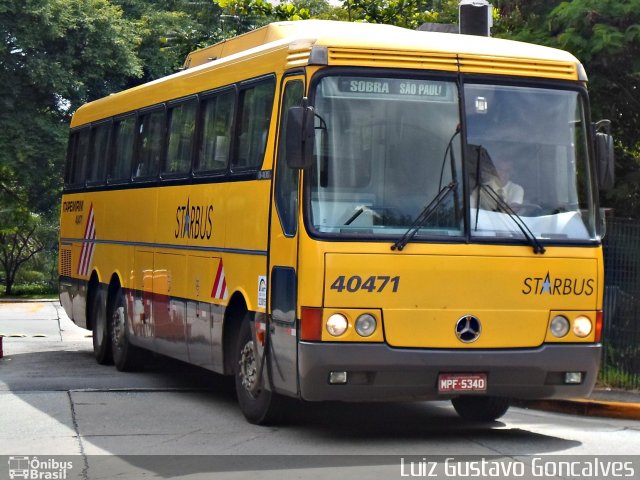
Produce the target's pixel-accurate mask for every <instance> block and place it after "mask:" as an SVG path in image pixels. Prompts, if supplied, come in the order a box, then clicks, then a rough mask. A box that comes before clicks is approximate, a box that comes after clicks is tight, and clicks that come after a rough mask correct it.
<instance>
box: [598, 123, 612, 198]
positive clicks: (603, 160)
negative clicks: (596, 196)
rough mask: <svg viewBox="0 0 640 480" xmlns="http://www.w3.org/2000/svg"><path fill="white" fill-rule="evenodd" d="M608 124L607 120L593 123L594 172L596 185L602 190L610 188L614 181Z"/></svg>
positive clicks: (609, 124)
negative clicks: (595, 170)
mask: <svg viewBox="0 0 640 480" xmlns="http://www.w3.org/2000/svg"><path fill="white" fill-rule="evenodd" d="M610 126H611V122H610V121H609V120H600V121H599V122H597V123H596V124H595V152H596V169H597V172H596V173H597V175H598V187H599V188H600V190H601V191H603V192H606V191H607V190H610V189H612V188H613V185H614V182H615V162H614V154H613V137H612V136H611V134H610V133H609V128H610ZM601 130H604V131H601Z"/></svg>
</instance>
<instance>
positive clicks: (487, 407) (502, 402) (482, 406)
mask: <svg viewBox="0 0 640 480" xmlns="http://www.w3.org/2000/svg"><path fill="white" fill-rule="evenodd" d="M451 403H452V404H453V408H455V409H456V412H458V415H460V416H461V417H462V418H464V419H465V420H472V421H475V422H492V421H494V420H496V419H498V418H500V417H501V416H503V415H504V414H505V413H507V410H508V409H509V399H508V398H505V397H492V396H486V397H485V396H473V395H468V396H467V395H464V396H460V397H457V398H453V399H451Z"/></svg>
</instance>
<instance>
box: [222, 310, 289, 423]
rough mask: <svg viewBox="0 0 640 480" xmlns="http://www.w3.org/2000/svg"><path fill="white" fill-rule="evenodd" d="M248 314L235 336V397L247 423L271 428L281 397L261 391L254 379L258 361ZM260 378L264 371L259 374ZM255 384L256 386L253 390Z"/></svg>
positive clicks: (276, 419)
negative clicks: (236, 336) (236, 338)
mask: <svg viewBox="0 0 640 480" xmlns="http://www.w3.org/2000/svg"><path fill="white" fill-rule="evenodd" d="M249 321H250V314H246V315H245V318H244V319H243V321H242V325H241V326H240V331H239V333H238V343H237V345H236V355H235V360H234V363H235V365H234V376H235V384H236V395H237V397H238V404H239V405H240V410H241V411H242V414H243V415H244V416H245V418H246V419H247V421H248V422H249V423H253V424H255V425H273V424H275V423H278V422H280V421H281V420H282V417H283V409H282V401H283V399H282V397H281V396H280V395H278V394H277V393H274V392H271V391H269V390H267V389H265V388H264V387H263V385H262V384H263V381H262V379H260V378H258V373H259V372H258V370H259V361H258V356H257V352H256V349H255V345H254V342H253V338H251V327H250V325H249ZM265 368H266V365H265ZM263 378H264V370H263ZM256 382H260V385H259V386H258V387H257V388H255V389H254V385H255V383H256Z"/></svg>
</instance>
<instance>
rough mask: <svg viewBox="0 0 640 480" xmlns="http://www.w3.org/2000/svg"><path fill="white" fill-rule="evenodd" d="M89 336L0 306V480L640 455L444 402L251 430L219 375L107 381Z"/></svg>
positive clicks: (112, 374)
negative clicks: (12, 469)
mask: <svg viewBox="0 0 640 480" xmlns="http://www.w3.org/2000/svg"><path fill="white" fill-rule="evenodd" d="M88 333H89V332H87V331H85V330H82V329H80V328H78V327H76V326H75V325H73V323H72V322H71V321H70V320H69V319H68V318H67V317H66V315H65V314H64V312H63V311H62V309H61V308H60V307H59V305H56V304H54V303H22V304H7V303H5V304H0V334H5V335H18V334H20V335H24V336H23V337H5V338H4V342H3V346H4V358H3V359H0V479H2V478H8V473H9V471H8V470H7V469H5V467H4V466H3V465H2V462H3V461H4V460H2V458H7V457H2V456H19V455H21V456H29V457H30V458H32V457H33V456H34V455H37V456H38V457H39V458H40V459H45V458H62V457H61V456H65V455H72V456H73V457H69V458H71V459H72V460H73V462H74V469H73V471H72V472H67V473H68V475H67V477H66V478H116V477H118V478H151V477H154V478H155V477H157V478H174V477H178V476H179V477H184V478H252V477H253V476H256V477H257V476H259V477H261V478H305V479H306V478H334V477H335V478H385V479H386V478H402V477H405V476H428V475H426V474H423V475H410V473H411V471H410V470H409V467H408V466H407V465H408V462H409V459H410V458H418V459H419V458H422V457H425V458H427V457H429V456H434V455H435V456H442V457H438V459H439V460H440V461H442V460H443V459H445V458H446V457H447V456H455V457H462V456H467V455H472V456H480V457H487V458H497V459H502V460H501V461H507V462H513V461H517V459H520V458H525V459H526V460H525V461H527V462H531V459H532V458H535V457H536V456H551V457H554V458H555V456H556V455H571V456H576V455H583V456H585V457H584V458H587V459H588V458H593V457H594V456H599V457H601V458H605V457H606V456H609V455H618V456H623V457H616V458H626V457H627V456H631V455H638V453H640V422H639V421H633V420H618V419H608V418H594V417H584V416H577V415H566V414H557V413H548V412H542V411H538V410H529V409H522V408H515V407H512V408H511V409H510V410H509V412H508V413H507V414H506V415H505V416H504V417H503V418H501V419H500V420H499V421H496V422H492V423H469V422H466V421H463V420H462V419H460V418H459V417H458V416H457V415H456V413H455V412H454V410H453V408H452V407H451V405H450V403H449V402H423V403H404V404H339V403H335V404H322V405H300V406H299V407H298V408H296V409H295V411H294V412H293V414H292V418H291V419H290V421H289V422H288V423H287V424H286V425H282V426H278V427H258V426H254V425H250V424H248V423H247V422H246V421H245V420H244V418H243V416H242V414H241V413H240V411H239V409H238V407H237V405H236V403H235V395H234V392H233V388H232V383H231V382H229V381H228V380H227V379H225V378H223V377H220V376H218V375H215V374H212V373H209V372H207V371H204V370H201V369H198V368H194V367H191V366H188V365H185V364H182V363H180V362H175V361H172V360H169V359H164V358H159V357H158V358H155V359H153V361H152V362H150V364H149V365H148V366H147V368H146V369H145V371H143V372H139V373H120V372H117V371H116V370H115V368H113V367H108V366H100V365H97V364H96V363H95V361H94V360H93V357H92V351H91V338H90V337H89V336H87V334H88ZM35 335H37V336H35ZM98 455H105V456H103V457H98ZM160 455H162V456H164V457H159V456H160ZM176 455H202V456H206V457H184V459H182V460H181V459H180V458H179V457H175V456H176ZM229 455H242V456H240V457H228V456H229ZM373 456H375V457H373ZM411 456H414V457H411ZM480 457H473V458H480ZM551 457H548V458H551ZM403 458H405V459H406V461H407V464H405V465H404V467H403V465H401V459H403ZM576 458H583V457H576ZM629 458H635V457H629ZM505 459H506V460H505ZM13 461H14V462H15V460H13ZM635 461H636V464H637V465H638V468H637V472H636V474H640V463H638V460H637V459H636V460H635ZM416 462H417V461H416ZM9 465H11V463H9ZM412 465H413V466H414V467H415V468H414V472H413V473H419V472H418V470H417V468H418V467H420V465H419V464H418V463H416V464H412ZM425 465H427V466H428V462H427V463H425ZM403 468H404V470H403ZM439 468H441V470H440V471H441V475H440V477H441V478H447V477H450V475H444V474H446V473H447V472H446V471H444V470H442V468H444V467H443V465H442V462H441V463H440V465H439ZM212 472H213V473H212ZM249 472H254V473H252V474H251V475H249ZM255 472H257V473H255ZM452 472H453V471H450V472H449V473H452ZM425 473H428V472H425ZM453 473H455V472H453ZM457 473H459V472H457ZM404 474H406V475H404ZM74 475H75V476H74ZM212 475H213V476H212ZM457 477H458V478H459V477H460V475H457ZM500 478H510V477H508V476H502V477H500ZM513 478H520V475H515V476H514V477H513ZM532 478H533V477H532ZM603 478H606V477H603Z"/></svg>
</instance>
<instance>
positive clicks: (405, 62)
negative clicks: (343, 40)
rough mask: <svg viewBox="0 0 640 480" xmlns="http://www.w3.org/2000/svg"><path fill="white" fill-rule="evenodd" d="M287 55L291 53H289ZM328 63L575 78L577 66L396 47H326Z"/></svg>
mask: <svg viewBox="0 0 640 480" xmlns="http://www.w3.org/2000/svg"><path fill="white" fill-rule="evenodd" d="M290 57H291V55H290ZM329 64H330V65H337V66H351V65H364V66H370V67H397V66H402V67H405V68H416V69H429V70H446V71H453V72H456V71H458V70H459V71H460V72H464V73H485V74H494V75H514V76H525V77H542V78H557V79H563V80H577V79H578V66H577V64H576V63H572V62H553V61H546V60H532V59H526V58H511V57H493V56H483V55H465V54H460V55H456V54H453V53H438V52H401V51H397V50H369V51H363V50H358V49H352V48H330V49H329Z"/></svg>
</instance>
